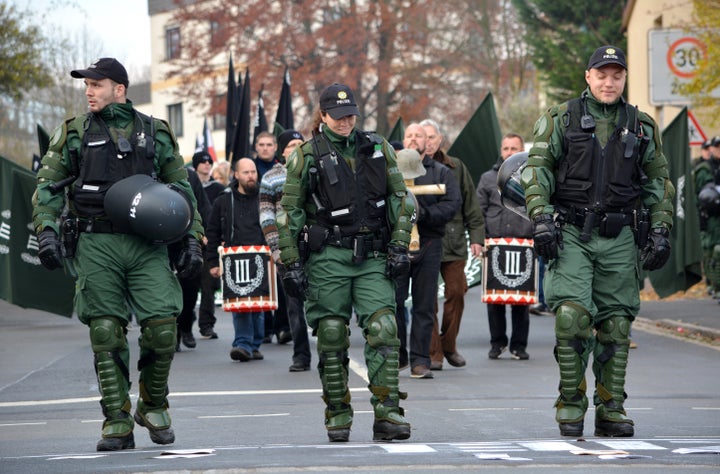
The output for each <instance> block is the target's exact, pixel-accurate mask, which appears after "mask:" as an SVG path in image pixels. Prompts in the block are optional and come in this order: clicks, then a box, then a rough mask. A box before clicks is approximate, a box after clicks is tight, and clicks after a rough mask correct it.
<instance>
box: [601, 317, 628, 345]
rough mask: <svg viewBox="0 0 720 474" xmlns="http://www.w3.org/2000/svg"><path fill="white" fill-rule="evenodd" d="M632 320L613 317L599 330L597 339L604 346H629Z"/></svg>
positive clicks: (604, 322) (603, 323)
mask: <svg viewBox="0 0 720 474" xmlns="http://www.w3.org/2000/svg"><path fill="white" fill-rule="evenodd" d="M630 324H631V323H630V319H629V318H627V317H625V316H612V317H610V318H608V319H606V320H605V321H603V322H602V323H600V327H599V328H598V330H597V339H598V341H599V342H600V343H602V344H629V342H630V340H629V336H630Z"/></svg>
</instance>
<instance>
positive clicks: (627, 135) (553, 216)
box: [521, 46, 675, 436]
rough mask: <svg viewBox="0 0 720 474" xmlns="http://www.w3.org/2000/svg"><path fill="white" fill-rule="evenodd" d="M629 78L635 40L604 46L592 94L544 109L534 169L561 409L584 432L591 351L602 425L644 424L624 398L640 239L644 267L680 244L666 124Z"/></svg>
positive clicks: (531, 187) (526, 180)
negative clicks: (643, 103)
mask: <svg viewBox="0 0 720 474" xmlns="http://www.w3.org/2000/svg"><path fill="white" fill-rule="evenodd" d="M626 79H627V64H626V62H625V54H624V53H623V51H621V50H620V49H619V48H617V47H614V46H602V47H600V48H598V49H597V50H596V51H595V52H594V53H593V54H592V56H591V57H590V60H589V62H588V65H587V70H586V71H585V81H586V82H587V84H588V87H587V88H586V89H585V91H584V92H583V93H582V94H581V96H580V97H579V98H576V99H572V100H570V101H568V102H566V103H564V104H560V105H557V106H554V107H551V108H550V109H548V111H547V112H546V113H545V114H544V115H542V116H541V117H540V118H539V119H538V121H537V123H536V124H535V131H534V134H535V137H534V145H533V147H532V149H531V150H530V153H529V157H528V160H527V166H526V167H525V169H524V170H523V171H522V179H521V180H522V186H523V188H524V190H525V199H526V203H527V213H528V215H529V216H530V219H531V220H532V221H533V226H534V230H533V238H534V245H535V250H536V251H537V253H538V255H540V256H541V257H542V258H544V259H545V261H546V262H547V263H548V267H547V273H546V274H545V282H544V285H545V287H544V289H545V298H546V301H547V302H548V304H549V305H550V306H551V307H552V308H553V309H554V311H555V313H556V319H555V336H556V345H555V357H556V359H557V361H558V365H559V367H560V396H559V397H558V399H557V402H556V403H555V407H556V410H557V411H556V416H555V419H556V421H557V422H558V424H559V427H560V434H561V435H563V436H582V434H583V422H584V417H585V411H586V410H587V406H588V400H587V396H586V395H585V392H586V389H587V385H586V381H585V369H586V367H587V364H588V358H589V356H590V354H593V363H592V366H593V373H594V375H595V393H594V397H593V402H594V404H595V436H632V435H633V434H634V427H633V425H634V423H633V420H632V419H630V418H629V417H628V416H627V414H626V412H625V409H624V407H623V404H624V401H625V398H626V394H625V374H626V367H627V362H628V346H629V343H630V340H629V334H630V326H631V323H632V321H633V320H634V319H635V316H636V315H637V313H638V310H639V309H640V295H639V288H638V286H639V283H638V273H639V268H638V247H639V248H640V249H641V252H640V260H641V262H642V268H643V269H644V270H657V269H659V268H661V267H662V266H663V265H664V264H665V262H666V261H667V259H668V257H669V255H670V243H669V240H668V236H669V231H670V229H671V227H672V215H673V205H672V199H673V196H674V194H675V190H674V188H673V186H672V183H671V182H670V181H669V179H668V170H667V160H666V159H665V156H664V155H663V152H662V145H661V142H660V132H659V131H658V127H657V125H656V124H655V122H654V121H653V119H652V118H650V116H648V115H647V114H645V113H643V112H640V111H638V109H637V107H633V106H631V105H629V104H627V103H626V102H625V100H624V99H623V97H622V93H623V90H624V89H625V82H626ZM633 230H635V231H636V235H634V234H633ZM636 239H637V243H636Z"/></svg>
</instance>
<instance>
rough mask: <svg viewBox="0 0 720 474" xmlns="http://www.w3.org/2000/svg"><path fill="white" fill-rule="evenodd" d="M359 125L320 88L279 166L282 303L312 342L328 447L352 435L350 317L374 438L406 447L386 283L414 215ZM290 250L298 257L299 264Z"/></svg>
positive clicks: (348, 103) (390, 161)
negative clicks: (293, 306) (297, 311)
mask: <svg viewBox="0 0 720 474" xmlns="http://www.w3.org/2000/svg"><path fill="white" fill-rule="evenodd" d="M358 115H359V110H358V108H357V104H356V103H355V99H354V96H353V93H352V91H351V90H350V88H349V87H348V86H346V85H342V84H337V83H335V84H333V85H331V86H329V87H327V88H326V89H325V90H324V91H323V92H322V94H321V95H320V111H319V114H318V116H317V118H316V126H315V130H314V133H313V138H312V139H311V140H309V141H307V142H305V143H303V144H302V145H301V146H299V147H298V148H296V149H295V151H294V152H293V153H292V154H291V155H290V157H289V158H288V162H287V180H286V182H285V188H284V195H283V198H282V201H281V204H282V207H283V210H284V214H283V213H280V214H279V215H278V219H277V220H278V230H279V233H280V241H279V244H280V250H281V259H282V262H283V263H284V265H285V268H286V272H285V276H284V278H283V282H284V284H285V290H286V291H287V292H288V293H289V294H291V295H296V296H298V297H301V298H306V306H305V308H306V312H307V320H308V324H309V325H310V326H311V327H312V328H313V331H314V334H315V335H317V338H318V341H317V349H318V356H319V363H318V371H319V372H320V380H321V382H322V386H323V399H324V400H325V403H326V405H327V407H326V410H325V426H326V428H327V430H328V438H329V439H330V441H347V440H348V438H349V435H350V427H351V425H352V416H353V410H352V407H351V405H350V392H349V390H348V387H347V379H348V355H347V350H348V347H349V345H350V339H349V334H350V332H349V328H348V323H349V321H350V317H351V315H352V311H353V309H354V310H355V313H356V314H357V316H358V320H359V324H360V327H361V328H362V331H363V336H364V337H365V341H366V343H365V361H366V364H367V367H368V378H369V380H370V386H369V388H370V391H371V392H372V397H371V403H372V405H373V408H374V412H375V422H374V424H373V437H374V439H375V440H393V439H407V438H408V437H410V424H409V423H408V422H407V420H406V419H405V418H404V416H403V410H402V408H400V406H399V399H400V398H404V396H403V395H402V394H401V393H400V391H399V387H398V385H399V384H398V347H399V345H400V341H399V339H398V337H397V327H396V325H395V314H394V308H395V303H394V301H395V288H394V284H393V281H392V278H395V277H396V276H397V275H398V274H401V273H403V272H407V271H408V269H409V260H408V257H407V246H408V243H409V241H410V231H411V229H412V215H413V213H414V205H413V204H412V200H411V199H410V198H409V197H408V194H407V190H406V187H405V184H404V182H403V177H402V175H401V174H400V172H399V171H398V169H397V165H396V163H395V155H394V152H393V150H392V147H391V146H390V145H389V143H388V142H387V141H386V140H385V139H384V138H382V137H380V136H378V135H377V134H375V133H371V132H364V131H361V130H358V129H356V128H355V121H356V119H357V116H358ZM299 239H300V240H299ZM299 242H300V243H302V245H299ZM299 247H307V255H306V256H303V255H301V254H302V253H304V252H301V251H299V250H302V249H299ZM305 258H306V260H305ZM306 274H307V278H306Z"/></svg>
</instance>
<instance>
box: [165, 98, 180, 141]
mask: <svg viewBox="0 0 720 474" xmlns="http://www.w3.org/2000/svg"><path fill="white" fill-rule="evenodd" d="M167 116H168V122H170V126H171V127H172V129H173V132H175V136H176V137H178V138H179V137H182V136H183V110H182V103H180V104H170V105H168V106H167Z"/></svg>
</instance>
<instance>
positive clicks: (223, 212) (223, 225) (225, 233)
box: [207, 181, 266, 267]
mask: <svg viewBox="0 0 720 474" xmlns="http://www.w3.org/2000/svg"><path fill="white" fill-rule="evenodd" d="M207 238H208V249H207V250H208V254H207V255H208V256H207V258H208V262H209V263H210V266H211V267H217V266H218V262H219V254H218V247H219V246H221V245H224V246H225V247H234V246H237V245H266V244H265V234H263V232H262V228H261V227H260V214H259V211H258V194H257V193H256V194H240V192H239V191H238V184H237V181H233V182H231V183H230V186H228V187H227V188H226V189H225V191H224V192H223V193H222V194H220V196H218V198H217V199H215V202H214V203H213V209H212V214H211V215H210V222H209V223H208V227H207Z"/></svg>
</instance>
